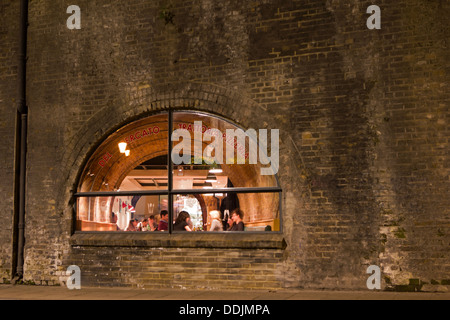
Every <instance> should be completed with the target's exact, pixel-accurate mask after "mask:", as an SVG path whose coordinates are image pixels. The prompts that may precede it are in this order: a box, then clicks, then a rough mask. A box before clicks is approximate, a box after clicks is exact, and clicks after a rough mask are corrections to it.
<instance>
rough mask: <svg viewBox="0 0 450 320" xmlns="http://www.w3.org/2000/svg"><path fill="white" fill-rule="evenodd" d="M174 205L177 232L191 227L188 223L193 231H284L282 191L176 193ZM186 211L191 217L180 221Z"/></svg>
mask: <svg viewBox="0 0 450 320" xmlns="http://www.w3.org/2000/svg"><path fill="white" fill-rule="evenodd" d="M173 206H174V220H173V223H174V232H178V231H189V230H184V225H186V224H187V225H188V226H189V229H190V231H208V232H217V231H219V232H220V231H224V232H234V231H243V232H267V231H280V219H279V217H280V215H279V206H280V197H279V193H250V194H236V193H225V194H198V195H176V196H174V201H173ZM182 213H183V214H184V213H187V214H188V219H183V221H179V219H178V217H179V215H180V214H182ZM182 222H186V224H184V225H183V228H181V230H180V229H179V228H178V225H179V224H181V223H182Z"/></svg>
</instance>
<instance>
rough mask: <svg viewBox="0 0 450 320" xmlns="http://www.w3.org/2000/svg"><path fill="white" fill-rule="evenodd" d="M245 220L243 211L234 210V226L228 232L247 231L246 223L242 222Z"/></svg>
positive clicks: (232, 215)
mask: <svg viewBox="0 0 450 320" xmlns="http://www.w3.org/2000/svg"><path fill="white" fill-rule="evenodd" d="M243 218H244V212H243V211H242V210H241V209H234V210H233V212H232V213H231V220H232V221H233V224H232V226H231V227H230V229H228V231H245V226H244V221H242V219H243Z"/></svg>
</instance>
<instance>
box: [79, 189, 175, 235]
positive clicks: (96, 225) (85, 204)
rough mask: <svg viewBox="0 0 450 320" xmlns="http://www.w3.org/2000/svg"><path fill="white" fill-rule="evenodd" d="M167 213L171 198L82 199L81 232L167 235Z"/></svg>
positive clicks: (80, 207) (157, 196)
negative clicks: (156, 232) (131, 232)
mask: <svg viewBox="0 0 450 320" xmlns="http://www.w3.org/2000/svg"><path fill="white" fill-rule="evenodd" d="M167 210H168V196H167V195H154V196H153V195H152V196H121V197H83V198H78V201H77V231H167V230H168V228H161V226H162V225H164V224H161V223H160V222H161V220H164V217H161V213H162V212H164V211H167ZM165 219H166V224H167V222H168V221H167V219H168V217H165ZM160 229H164V230H160Z"/></svg>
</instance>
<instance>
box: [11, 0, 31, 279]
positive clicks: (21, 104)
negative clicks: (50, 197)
mask: <svg viewBox="0 0 450 320" xmlns="http://www.w3.org/2000/svg"><path fill="white" fill-rule="evenodd" d="M27 30H28V0H21V2H20V35H19V36H20V39H19V42H20V49H19V50H20V51H19V65H18V79H19V81H18V104H17V118H18V121H17V125H18V129H17V134H18V137H16V146H18V147H19V148H20V153H18V157H17V158H16V170H18V171H19V172H18V174H17V173H16V177H17V178H18V188H16V189H15V190H16V192H18V193H19V195H18V196H17V194H16V196H15V198H16V199H17V201H18V203H17V205H16V206H15V210H16V211H17V209H18V217H17V213H15V215H16V218H15V221H17V223H16V224H15V226H14V227H15V229H16V230H15V234H16V235H17V238H16V239H17V243H16V245H15V247H16V248H17V253H15V254H13V255H15V259H14V260H15V263H14V264H15V265H14V266H13V267H14V268H13V270H14V271H15V274H14V273H13V274H14V278H13V279H12V282H13V283H16V282H17V281H19V280H21V279H22V278H23V266H24V246H25V185H26V165H27V164H26V157H27V127H28V106H27V100H26V93H27V91H26V85H27V77H26V76H27V69H26V65H27Z"/></svg>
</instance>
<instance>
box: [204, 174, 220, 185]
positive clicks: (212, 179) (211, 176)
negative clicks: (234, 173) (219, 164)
mask: <svg viewBox="0 0 450 320" xmlns="http://www.w3.org/2000/svg"><path fill="white" fill-rule="evenodd" d="M205 182H209V183H216V182H217V178H216V176H215V175H214V174H213V173H209V174H208V177H206V180H205Z"/></svg>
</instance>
